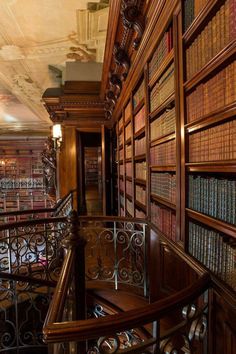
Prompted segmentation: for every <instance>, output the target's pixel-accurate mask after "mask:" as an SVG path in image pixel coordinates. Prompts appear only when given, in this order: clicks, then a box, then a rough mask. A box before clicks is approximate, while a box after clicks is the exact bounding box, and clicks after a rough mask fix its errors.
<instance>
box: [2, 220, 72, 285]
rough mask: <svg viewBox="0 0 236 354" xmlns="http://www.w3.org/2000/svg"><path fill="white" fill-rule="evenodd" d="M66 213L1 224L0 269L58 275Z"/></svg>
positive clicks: (22, 272)
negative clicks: (61, 215)
mask: <svg viewBox="0 0 236 354" xmlns="http://www.w3.org/2000/svg"><path fill="white" fill-rule="evenodd" d="M67 233H68V231H67V219H66V218H65V217H57V218H55V217H54V218H48V219H35V220H28V221H20V222H18V223H10V224H3V225H0V271H1V272H6V273H9V274H20V275H25V276H31V277H33V276H34V277H37V278H39V277H40V278H42V279H48V280H49V279H51V280H52V279H54V278H55V277H57V276H58V274H59V271H60V269H61V264H62V262H63V253H62V252H63V251H62V248H61V241H62V239H63V238H64V237H65V236H66V235H67Z"/></svg>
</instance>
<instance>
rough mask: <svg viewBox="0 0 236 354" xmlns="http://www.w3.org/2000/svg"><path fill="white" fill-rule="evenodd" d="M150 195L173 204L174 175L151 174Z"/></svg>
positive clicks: (174, 196) (174, 190)
mask: <svg viewBox="0 0 236 354" xmlns="http://www.w3.org/2000/svg"><path fill="white" fill-rule="evenodd" d="M151 193H152V194H156V195H157V196H159V197H161V198H164V199H167V200H168V201H170V202H172V203H175V202H176V175H175V174H174V173H157V172H154V173H152V174H151Z"/></svg>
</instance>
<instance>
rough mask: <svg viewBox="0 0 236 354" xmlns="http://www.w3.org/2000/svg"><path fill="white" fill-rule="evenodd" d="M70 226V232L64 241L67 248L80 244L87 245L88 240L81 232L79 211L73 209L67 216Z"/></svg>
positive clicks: (81, 245)
mask: <svg viewBox="0 0 236 354" xmlns="http://www.w3.org/2000/svg"><path fill="white" fill-rule="evenodd" d="M67 220H68V226H69V234H68V236H67V237H65V239H64V240H63V241H62V246H63V247H65V248H69V247H75V246H80V247H84V246H85V245H86V243H87V242H86V240H85V239H84V237H83V236H82V235H81V234H80V228H79V217H78V214H77V211H75V210H72V211H71V212H70V214H69V216H68V218H67Z"/></svg>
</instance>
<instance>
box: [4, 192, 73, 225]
mask: <svg viewBox="0 0 236 354" xmlns="http://www.w3.org/2000/svg"><path fill="white" fill-rule="evenodd" d="M74 193H75V190H73V191H71V192H69V193H68V194H67V195H66V196H64V197H63V198H62V199H60V200H59V201H58V202H57V203H56V205H55V206H54V207H53V208H41V209H27V210H18V211H8V212H1V213H0V223H3V222H5V223H8V222H17V221H20V220H31V219H36V218H37V219H39V218H47V217H51V216H67V215H69V213H70V212H71V210H72V208H73V196H74Z"/></svg>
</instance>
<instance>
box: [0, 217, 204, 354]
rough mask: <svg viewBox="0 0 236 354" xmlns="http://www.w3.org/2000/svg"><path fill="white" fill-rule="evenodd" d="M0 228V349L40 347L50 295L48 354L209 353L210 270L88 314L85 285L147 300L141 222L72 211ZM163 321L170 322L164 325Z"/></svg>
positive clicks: (145, 233) (145, 235)
mask: <svg viewBox="0 0 236 354" xmlns="http://www.w3.org/2000/svg"><path fill="white" fill-rule="evenodd" d="M63 213H64V211H63ZM0 235H1V237H0V270H1V272H0V279H1V286H2V292H1V294H2V295H0V321H3V323H5V324H4V326H5V327H6V328H5V327H1V326H0V328H3V330H2V331H0V353H1V352H3V353H8V352H9V353H11V352H12V350H13V349H14V350H15V352H16V353H20V352H21V350H22V348H23V349H24V350H26V351H24V353H28V352H27V350H28V349H30V348H33V347H35V348H36V346H38V348H41V349H42V348H43V342H42V340H41V339H42V332H41V329H42V319H43V316H44V315H45V312H46V310H45V309H46V307H45V308H44V307H43V306H42V304H41V303H40V301H41V299H42V301H43V302H45V304H46V303H47V304H48V303H49V302H50V309H49V311H48V314H47V317H46V320H45V324H44V340H45V341H46V342H47V344H48V345H49V350H50V353H51V354H67V353H72V352H73V353H77V354H92V353H146V354H147V353H186V354H187V353H188V354H190V353H197V354H206V353H207V349H206V343H205V342H206V333H207V293H206V290H207V289H208V286H209V277H208V275H207V274H200V275H199V278H198V280H197V281H196V282H194V283H193V284H191V285H189V286H186V287H185V288H184V289H182V290H181V291H179V292H177V293H175V294H173V295H171V296H168V297H166V298H164V299H161V300H159V301H157V302H154V303H151V304H147V305H145V306H143V307H139V308H137V309H136V310H130V311H126V312H124V313H117V314H114V315H109V314H107V313H106V311H105V310H101V311H98V312H99V314H100V315H101V316H100V315H98V312H96V317H99V318H90V319H87V311H88V309H87V308H86V287H89V288H90V289H91V288H97V287H100V288H101V287H102V288H109V289H111V288H112V289H113V290H118V291H121V292H122V290H125V291H130V292H132V293H135V294H138V295H139V296H142V297H143V298H146V299H148V296H149V295H150V294H149V284H150V281H151V280H150V269H151V268H152V265H151V264H150V258H149V255H150V248H151V230H150V226H149V225H148V223H147V222H146V221H144V220H141V219H127V218H119V217H78V216H77V215H76V213H75V212H72V213H70V216H69V217H65V216H63V217H51V218H45V219H34V220H26V221H20V222H14V223H9V224H4V225H0ZM152 237H153V236H152ZM55 282H57V285H56V288H55V291H53V286H55ZM8 290H9V291H8ZM53 292H54V295H53V298H52V293H53ZM9 294H10V295H9ZM45 294H46V295H47V296H46V295H45ZM8 295H9V296H10V297H9V302H7V297H8ZM1 296H2V297H1ZM44 296H46V298H44ZM13 299H14V301H13ZM51 299H52V300H51ZM10 300H11V301H10ZM39 308H40V311H41V309H42V310H43V311H42V313H41V312H40V311H39ZM13 309H14V310H13ZM22 311H23V313H24V312H25V313H24V320H23V322H22V321H21V320H22V318H21V313H22ZM31 311H32V313H33V314H32V316H31ZM37 314H38V316H39V322H40V326H38V323H37V320H36V319H37ZM163 321H164V322H165V321H166V323H167V324H168V325H165V326H164V327H163V323H164V322H163ZM22 323H24V328H26V329H27V328H30V329H29V330H28V331H29V335H28V336H29V341H28V342H27V340H26V341H24V340H22V338H21V336H22V333H23V332H22V328H23V327H22V326H23V324H22ZM7 326H9V329H8V327H7ZM13 328H14V331H15V332H14V331H13ZM26 332H27V331H26ZM32 333H33V334H32ZM8 338H9V339H8ZM24 338H26V339H27V338H28V337H27V333H25V334H24ZM37 338H40V340H38V341H37V340H36V339H37ZM202 342H204V343H202ZM199 343H200V344H199ZM41 349H40V350H41ZM29 353H30V354H32V352H30V351H29ZM40 353H43V351H40Z"/></svg>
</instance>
